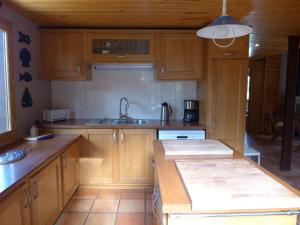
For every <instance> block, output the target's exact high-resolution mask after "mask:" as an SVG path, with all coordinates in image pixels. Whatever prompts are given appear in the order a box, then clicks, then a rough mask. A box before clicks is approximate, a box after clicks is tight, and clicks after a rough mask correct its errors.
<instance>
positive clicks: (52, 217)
mask: <svg viewBox="0 0 300 225" xmlns="http://www.w3.org/2000/svg"><path fill="white" fill-rule="evenodd" d="M91 2H93V1H91ZM150 2H151V4H154V5H155V4H156V3H153V1H149V4H150ZM202 2H203V3H205V4H207V7H206V8H203V9H202V8H201V7H200V6H199V5H197V3H193V4H195V5H193V6H194V7H195V10H196V9H197V10H200V11H201V10H203V11H204V12H202V11H201V12H202V13H204V15H205V13H206V11H207V10H209V8H210V7H211V8H214V10H215V13H216V15H214V14H213V13H212V14H211V15H210V16H209V17H208V19H205V20H204V21H202V22H201V23H200V21H198V22H197V23H196V22H195V21H197V19H196V20H194V22H195V23H189V22H188V21H189V20H191V19H192V18H193V12H191V13H190V14H189V15H187V17H188V18H187V19H186V20H185V19H184V18H183V19H180V18H181V17H179V19H178V20H177V19H176V18H177V17H176V16H175V15H174V14H173V17H172V16H171V17H169V18H168V21H167V22H165V23H164V25H163V24H161V25H159V24H160V20H158V19H157V18H156V17H155V16H153V15H152V16H151V18H152V19H151V18H148V17H147V16H146V17H145V16H143V13H144V14H145V15H147V12H148V13H150V11H151V10H150V9H152V7H154V9H155V7H159V8H160V9H162V8H163V4H164V3H163V1H162V2H160V3H159V4H158V5H156V6H154V5H152V6H151V7H150V6H149V9H145V8H144V9H143V7H145V5H143V4H144V3H139V4H138V3H136V2H135V3H134V2H129V6H127V5H126V4H122V3H121V2H118V4H117V3H116V5H114V4H113V3H109V2H106V3H107V6H106V7H107V10H108V12H109V8H110V7H116V8H118V7H121V8H122V7H123V9H124V10H125V12H129V13H128V14H126V17H123V16H124V15H123V11H122V9H121V10H119V11H118V10H117V12H119V13H120V14H118V15H114V13H115V11H113V12H112V15H111V17H110V16H107V15H106V14H105V13H103V14H101V7H102V6H100V5H99V4H98V3H96V2H95V1H94V2H93V4H92V3H91V4H92V6H94V7H95V10H96V8H98V10H99V13H98V14H97V15H96V14H95V13H93V10H92V8H93V7H91V6H90V5H89V4H87V3H85V2H83V1H79V2H70V3H71V5H72V6H76V7H75V8H76V10H75V9H74V8H73V10H75V11H73V13H74V14H72V15H71V14H68V13H66V12H67V11H68V8H69V6H68V5H67V3H59V2H56V3H55V4H57V5H55V4H54V3H53V4H54V5H51V4H50V3H49V2H48V4H47V1H45V2H44V3H38V2H35V1H33V2H25V1H13V0H11V1H4V2H3V3H2V6H1V8H0V17H1V18H2V17H3V18H2V19H1V20H0V22H1V31H4V33H5V32H6V38H4V40H6V41H7V42H5V41H4V42H2V43H8V45H7V46H5V47H4V48H2V49H4V50H5V49H8V53H7V56H8V59H9V60H8V61H9V62H10V63H9V64H7V68H9V70H7V71H9V72H10V74H13V75H12V76H8V77H7V78H6V79H8V80H9V79H11V80H10V82H6V84H7V83H11V84H13V85H11V86H9V87H8V90H10V91H11V92H7V91H6V92H2V93H4V94H6V96H9V97H8V98H7V99H8V100H9V101H8V102H10V103H11V106H10V107H8V106H7V105H9V104H3V103H2V105H1V107H2V106H4V107H8V108H7V111H6V112H10V114H9V116H7V114H4V116H3V117H4V119H5V121H6V122H7V121H8V122H7V124H6V126H4V131H3V132H2V130H1V132H2V133H1V134H0V146H1V153H3V154H5V153H6V152H11V151H13V150H20V149H21V150H23V151H20V152H17V153H16V154H15V155H14V154H12V156H13V157H16V158H14V160H17V159H18V158H19V159H21V158H22V159H21V160H20V161H16V162H11V163H9V164H3V165H0V174H1V175H0V177H1V185H0V199H1V200H0V209H1V212H0V224H1V225H2V224H3V225H4V224H5V225H6V224H7V225H8V224H16V225H17V224H26V225H27V224H34V225H35V224H39V225H46V224H104V225H106V224H171V225H172V224H187V223H188V224H241V223H243V224H256V225H257V224H261V225H262V224H274V225H275V224H287V225H288V224H296V219H297V215H298V212H299V208H300V201H299V200H300V198H299V192H298V190H296V189H294V188H293V187H291V186H290V185H288V184H286V183H285V182H284V181H282V180H280V179H279V178H277V177H275V176H274V175H272V174H270V173H269V172H268V171H266V170H264V169H262V168H261V167H259V165H257V164H256V163H254V162H252V161H249V159H246V158H244V157H243V154H244V136H245V123H246V110H245V109H246V94H247V88H246V84H247V73H248V61H249V43H250V50H251V49H252V46H253V37H252V36H250V42H249V36H248V34H249V33H251V32H250V31H252V28H251V27H250V26H246V25H245V26H243V25H241V26H242V27H243V28H244V29H245V30H246V31H247V32H246V34H244V33H243V34H242V35H240V36H243V37H237V38H234V39H233V42H232V43H231V40H229V41H228V40H224V41H223V40H219V39H218V38H217V39H216V40H211V39H209V38H201V37H199V36H197V35H196V32H197V30H198V29H199V28H200V27H205V25H206V24H207V23H209V22H210V21H212V20H213V19H214V18H216V17H217V16H218V14H220V12H221V8H222V7H223V14H224V15H225V14H226V4H225V3H226V1H224V5H223V6H222V4H221V3H222V2H221V1H209V2H208V1H202ZM135 4H136V5H137V6H138V7H140V10H142V11H141V12H140V13H139V12H138V11H137V12H136V13H137V14H136V16H138V15H140V21H138V20H137V19H136V17H134V18H133V17H131V16H128V15H129V14H130V12H131V11H130V10H128V9H129V8H130V7H134V5H135ZM140 4H141V5H140ZM168 4H171V5H172V4H175V5H176V7H177V8H176V9H177V10H179V9H180V5H181V4H184V3H183V2H180V3H168ZM171 5H170V6H171ZM237 5H238V2H237V1H228V6H229V9H231V8H232V9H233V12H235V13H234V15H235V16H237V18H238V19H241V18H243V17H244V16H246V15H247V14H248V13H249V11H251V7H252V4H251V1H245V3H244V5H243V7H241V8H240V10H238V11H237V10H236V8H235V7H237ZM172 6H173V7H174V5H172ZM43 7H44V8H43ZM70 7H71V6H70ZM189 7H191V5H189ZM81 8H82V10H81ZM47 10H48V11H47ZM85 10H86V11H85ZM143 10H144V11H143ZM145 10H146V11H145ZM147 10H150V11H147ZM189 10H190V11H191V10H192V8H190V9H189ZM56 11H57V12H56ZM87 11H89V13H86V14H85V13H79V12H87ZM167 11H168V10H167ZM224 11H225V12H224ZM50 12H52V14H51V13H50ZM228 12H230V14H231V11H230V10H229V11H228ZM251 12H252V11H251ZM251 12H250V14H251V15H252V16H254V15H255V13H251ZM64 13H66V14H64ZM174 13H175V14H176V10H175V12H174ZM76 15H77V16H76ZM114 16H115V17H114ZM189 16H190V17H189ZM166 19H167V18H166ZM108 21H110V23H108ZM185 23H186V24H185ZM176 24H181V25H180V26H179V25H177V26H176ZM247 24H248V23H247ZM255 28H256V27H255V26H254V31H255ZM245 30H243V31H245ZM202 31H203V29H202ZM223 35H224V34H223ZM234 35H238V34H234ZM202 37H203V36H202ZM234 37H235V36H234ZM217 45H229V46H226V47H224V46H223V47H219V46H217ZM4 50H3V51H4ZM253 51H254V50H253V49H252V54H253ZM258 51H260V50H258ZM250 53H251V52H250ZM259 53H260V52H259ZM250 56H251V55H250ZM2 58H3V56H2ZM4 58H5V57H4ZM3 74H5V70H4V73H3ZM13 80H14V81H13ZM12 81H13V82H12ZM2 83H4V84H5V82H2ZM8 93H9V94H8ZM2 96H4V95H2ZM0 103H1V101H0ZM170 106H171V107H170ZM4 107H3V108H4ZM50 109H62V110H58V111H55V110H50ZM2 111H5V110H2ZM5 116H6V117H5ZM57 119H58V120H59V119H64V120H65V121H58V122H52V121H53V120H57ZM35 121H37V122H35ZM35 125H36V126H35ZM37 127H38V129H39V131H38V130H37ZM1 129H3V128H1ZM5 131H6V132H5ZM40 134H48V135H46V136H42V137H40V138H41V139H47V140H38V141H32V140H31V139H36V138H37V137H36V136H38V135H40ZM27 136H31V137H29V138H27V141H24V140H21V139H22V138H23V137H27ZM48 138H49V139H48ZM25 139H26V138H25ZM170 139H190V140H170ZM191 139H192V140H191ZM195 139H196V140H195ZM28 140H30V141H28ZM16 141H17V142H16ZM172 143H175V144H176V145H175V146H173V145H172ZM195 146H196V149H195ZM201 147H202V148H201ZM168 148H169V149H173V151H171V152H173V153H172V154H177V155H172V154H171V156H170V158H168V157H167V152H166V151H167V149H168ZM174 149H175V150H174ZM7 158H8V157H7ZM184 162H185V163H187V165H186V164H184ZM194 164H196V165H194ZM212 164H213V165H215V166H216V168H219V170H217V169H216V168H214V167H213V168H210V165H212ZM193 166H195V167H193ZM235 168H238V169H235ZM245 168H246V169H245ZM191 169H192V170H194V171H197V172H194V173H192V174H193V175H195V177H196V178H197V179H195V180H190V179H189V177H190V175H188V174H186V173H188V172H189V171H190V170H191ZM198 169H200V172H198ZM201 170H203V171H206V173H205V174H206V176H204V177H201V176H200V174H201ZM214 171H218V173H219V176H223V177H222V179H221V180H220V178H219V177H218V174H217V173H216V174H215V173H214ZM222 171H223V173H224V174H223V173H222ZM209 174H211V177H210V176H209ZM220 174H221V175H220ZM228 174H231V175H232V176H228ZM241 174H242V178H241ZM214 175H215V176H217V177H214ZM253 176H256V177H257V180H256V179H253ZM170 177H171V178H172V179H170ZM198 179H199V180H200V183H199V182H198ZM239 179H241V180H239ZM203 180H204V181H205V182H204V183H205V185H203ZM209 180H212V181H214V180H217V182H219V184H222V182H225V183H227V182H232V183H233V185H232V186H230V185H229V186H227V185H223V186H222V185H219V186H220V187H219V189H218V187H216V186H213V185H214V183H213V182H211V183H209V182H208V181H209ZM194 181H197V182H198V183H197V182H196V183H193V182H194ZM201 181H202V182H201ZM256 182H259V183H260V184H261V187H257V184H256ZM217 186H218V185H217ZM247 186H249V187H251V188H252V189H251V190H249V188H247ZM174 187H176V190H175V189H174ZM192 187H196V190H200V189H201V190H202V191H203V192H202V193H203V194H202V195H197V193H196V194H195V192H193V190H194V189H193V188H192ZM206 187H210V188H206ZM253 189H254V190H255V189H258V190H259V191H258V192H259V193H261V195H259V194H257V193H256V192H255V191H253ZM210 190H215V191H210ZM268 192H270V193H268ZM228 193H229V194H228ZM227 194H228V195H227ZM205 195H207V196H210V197H211V198H212V199H214V198H213V196H214V195H215V196H218V198H219V201H220V202H216V204H208V203H207V206H205V207H203V206H201V204H197V202H198V203H199V198H200V202H201V197H202V198H203V197H205ZM232 196H235V197H232ZM243 196H246V197H244V198H243ZM218 198H216V199H214V200H215V201H218ZM220 199H223V200H222V201H225V200H226V201H228V204H227V205H222V201H221V200H220ZM224 199H225V200H224ZM263 200H264V201H265V202H266V203H265V204H262V203H261V201H263ZM260 205H263V207H262V206H260ZM12 215H13V216H12Z"/></svg>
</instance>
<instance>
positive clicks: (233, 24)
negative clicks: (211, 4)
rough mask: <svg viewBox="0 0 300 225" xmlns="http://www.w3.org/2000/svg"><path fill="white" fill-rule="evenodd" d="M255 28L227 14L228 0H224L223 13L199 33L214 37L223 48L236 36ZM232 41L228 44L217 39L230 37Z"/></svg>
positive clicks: (246, 33)
mask: <svg viewBox="0 0 300 225" xmlns="http://www.w3.org/2000/svg"><path fill="white" fill-rule="evenodd" d="M252 32H253V28H252V27H250V26H247V25H244V24H241V23H239V22H238V21H236V20H235V19H234V18H233V17H231V16H228V15H227V0H223V8H222V15H221V16H219V17H218V18H216V19H215V20H213V21H212V22H211V23H210V24H209V25H207V26H205V27H203V28H201V29H200V30H198V31H197V35H198V36H199V37H203V38H209V39H213V41H214V43H215V45H217V46H218V47H221V48H226V47H229V46H230V45H232V44H233V42H234V41H235V38H237V37H241V36H245V35H248V34H250V33H252ZM228 38H232V41H231V42H230V43H229V44H227V45H220V44H218V43H217V41H216V39H228Z"/></svg>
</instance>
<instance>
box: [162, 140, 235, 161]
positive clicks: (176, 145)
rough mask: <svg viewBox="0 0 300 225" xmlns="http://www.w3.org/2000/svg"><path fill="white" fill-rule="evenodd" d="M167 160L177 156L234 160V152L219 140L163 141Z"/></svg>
mask: <svg viewBox="0 0 300 225" xmlns="http://www.w3.org/2000/svg"><path fill="white" fill-rule="evenodd" d="M161 143H162V146H163V149H164V154H165V157H166V158H168V157H169V158H172V157H176V156H200V157H201V156H202V157H203V158H204V157H223V156H224V157H226V156H229V157H230V158H232V156H233V150H232V149H231V148H229V147H227V146H226V145H224V144H223V143H222V142H220V141H218V140H163V141H161Z"/></svg>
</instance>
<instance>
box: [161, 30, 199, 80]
mask: <svg viewBox="0 0 300 225" xmlns="http://www.w3.org/2000/svg"><path fill="white" fill-rule="evenodd" d="M158 53H159V54H158V64H157V79H158V80H201V79H202V39H200V38H199V37H197V36H196V33H195V32H194V31H192V32H185V33H181V32H170V33H160V34H159V50H158Z"/></svg>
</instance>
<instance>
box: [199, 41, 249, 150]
mask: <svg viewBox="0 0 300 225" xmlns="http://www.w3.org/2000/svg"><path fill="white" fill-rule="evenodd" d="M245 45H246V46H245ZM247 46H248V37H243V38H237V39H236V41H235V43H234V45H233V46H231V47H229V51H233V52H237V54H236V55H232V56H227V55H225V56H222V54H221V52H223V53H224V52H225V51H227V50H226V49H221V48H219V47H217V46H215V45H214V43H213V42H212V41H211V40H206V41H205V42H204V55H205V59H204V60H205V62H206V63H205V67H204V80H203V81H202V82H199V83H198V99H199V100H200V115H199V118H200V122H201V123H203V124H205V125H206V126H207V136H208V138H215V139H221V140H222V141H223V142H225V143H226V144H228V145H229V146H231V147H232V148H233V149H235V150H237V151H239V152H241V153H243V151H244V135H245V124H246V94H247V88H246V86H247V75H248V47H247ZM228 57H229V58H228Z"/></svg>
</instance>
